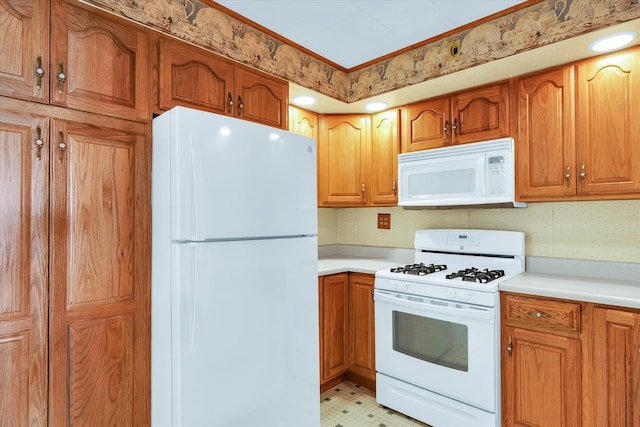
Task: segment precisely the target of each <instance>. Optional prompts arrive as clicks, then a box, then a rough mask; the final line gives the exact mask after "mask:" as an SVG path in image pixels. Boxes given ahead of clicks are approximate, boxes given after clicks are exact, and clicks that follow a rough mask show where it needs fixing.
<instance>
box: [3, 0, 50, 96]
mask: <svg viewBox="0 0 640 427" xmlns="http://www.w3.org/2000/svg"><path fill="white" fill-rule="evenodd" d="M0 34H2V60H1V61H0V94H2V95H7V96H11V97H14V98H22V99H28V100H34V101H40V102H43V101H45V102H46V101H47V100H48V94H49V81H48V78H49V76H48V75H46V74H45V73H48V70H47V67H48V64H49V1H48V0H31V1H28V0H3V1H0Z"/></svg>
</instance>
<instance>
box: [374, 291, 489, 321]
mask: <svg viewBox="0 0 640 427" xmlns="http://www.w3.org/2000/svg"><path fill="white" fill-rule="evenodd" d="M409 298H410V297H409V296H408V295H406V294H392V293H390V292H385V291H379V290H376V291H375V292H374V300H375V302H383V303H387V304H391V305H395V306H402V307H407V308H412V309H414V310H419V311H422V312H424V313H439V314H447V315H450V316H456V317H465V318H468V319H475V320H485V321H489V322H493V320H494V316H493V309H477V308H469V307H466V306H462V305H458V306H457V307H456V306H451V305H440V304H432V303H431V301H435V300H434V299H432V298H426V297H424V298H423V297H415V298H417V299H422V301H414V300H411V299H409ZM451 304H455V302H452V303H451Z"/></svg>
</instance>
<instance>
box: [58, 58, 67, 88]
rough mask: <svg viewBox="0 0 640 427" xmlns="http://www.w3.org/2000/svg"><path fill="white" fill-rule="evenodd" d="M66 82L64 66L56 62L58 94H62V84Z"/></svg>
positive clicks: (60, 62)
mask: <svg viewBox="0 0 640 427" xmlns="http://www.w3.org/2000/svg"><path fill="white" fill-rule="evenodd" d="M66 81H67V75H66V74H65V73H64V64H63V63H62V61H58V93H62V92H63V89H64V82H66Z"/></svg>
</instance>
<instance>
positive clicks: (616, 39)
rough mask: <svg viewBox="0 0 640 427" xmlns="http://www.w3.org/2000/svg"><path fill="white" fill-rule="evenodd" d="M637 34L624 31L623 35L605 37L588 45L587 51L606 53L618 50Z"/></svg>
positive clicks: (616, 34)
mask: <svg viewBox="0 0 640 427" xmlns="http://www.w3.org/2000/svg"><path fill="white" fill-rule="evenodd" d="M637 35H638V33H636V32H635V31H625V32H623V33H615V34H610V35H608V36H605V37H601V38H599V39H598V40H596V41H594V42H593V43H591V45H589V49H591V50H593V51H595V52H606V51H609V50H614V49H618V48H620V47H622V46H624V45H627V44H629V43H630V42H631V40H633V39H634V38H636V36H637Z"/></svg>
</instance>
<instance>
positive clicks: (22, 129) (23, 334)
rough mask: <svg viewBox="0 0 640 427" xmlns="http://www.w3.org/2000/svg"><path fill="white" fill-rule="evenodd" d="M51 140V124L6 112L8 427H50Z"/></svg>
mask: <svg viewBox="0 0 640 427" xmlns="http://www.w3.org/2000/svg"><path fill="white" fill-rule="evenodd" d="M38 130H39V132H38ZM48 134H49V129H48V120H47V119H46V118H44V117H38V116H36V115H31V114H18V113H12V112H9V111H7V110H6V109H5V106H3V109H2V110H0V164H1V165H2V167H0V188H2V191H0V265H2V273H1V274H0V289H2V292H0V360H1V361H2V362H1V363H0V425H2V426H46V425H47V307H48V305H47V303H48V295H47V284H48V271H49V270H48V258H49V256H48V249H47V248H48V241H49V240H48V233H49V230H48V223H49V215H48V199H49V193H48V186H49V159H48V153H49V145H48V144H47V143H45V141H48ZM38 140H41V141H42V142H43V144H42V148H41V149H39V148H38V145H37V144H38Z"/></svg>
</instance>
